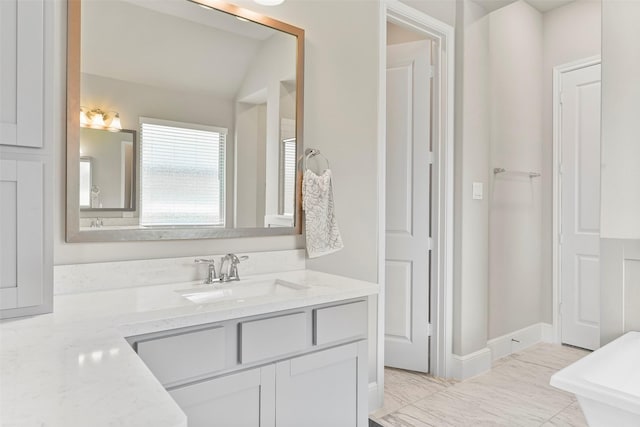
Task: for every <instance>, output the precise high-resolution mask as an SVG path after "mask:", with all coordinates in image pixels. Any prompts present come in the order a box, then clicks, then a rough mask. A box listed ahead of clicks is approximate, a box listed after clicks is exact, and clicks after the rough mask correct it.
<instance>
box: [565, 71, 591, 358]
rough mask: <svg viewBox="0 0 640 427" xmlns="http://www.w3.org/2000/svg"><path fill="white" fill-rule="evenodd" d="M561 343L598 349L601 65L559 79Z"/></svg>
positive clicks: (570, 73)
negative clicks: (560, 112)
mask: <svg viewBox="0 0 640 427" xmlns="http://www.w3.org/2000/svg"><path fill="white" fill-rule="evenodd" d="M561 91H562V92H561V100H562V101H561V111H562V114H561V123H560V126H561V129H560V135H561V136H560V150H561V154H560V156H561V165H562V166H561V173H560V193H561V196H560V197H561V225H560V232H561V237H560V244H561V252H560V254H561V255H560V256H561V263H560V269H561V273H560V275H561V293H562V295H561V304H562V305H561V322H562V342H563V343H566V344H571V345H575V346H578V347H582V348H587V349H591V350H594V349H596V348H598V347H599V346H600V64H597V65H592V66H589V67H585V68H580V69H578V70H574V71H570V72H567V73H563V74H562V79H561Z"/></svg>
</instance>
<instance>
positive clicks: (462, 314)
mask: <svg viewBox="0 0 640 427" xmlns="http://www.w3.org/2000/svg"><path fill="white" fill-rule="evenodd" d="M460 4H462V3H460ZM463 12H464V17H463V19H464V32H463V33H462V35H463V37H461V38H460V40H461V41H463V46H462V49H460V51H459V53H460V54H461V56H462V60H463V63H462V64H460V63H458V64H457V66H458V69H459V70H461V74H462V76H461V77H462V78H461V80H460V81H459V82H458V83H459V87H458V90H459V91H460V92H461V93H462V98H461V99H459V100H457V101H458V102H459V104H458V106H457V110H458V111H459V114H460V113H461V121H462V127H461V128H460V129H458V135H457V140H458V145H457V146H456V149H457V153H456V156H457V163H456V169H457V171H456V172H457V176H456V178H457V179H458V183H457V188H456V190H457V198H456V201H457V203H458V207H459V208H458V215H459V216H458V218H457V219H458V221H457V222H456V226H457V231H456V233H457V235H458V241H457V242H456V244H457V250H456V258H457V259H456V271H455V274H454V276H455V290H454V310H453V311H454V319H453V330H454V334H453V351H454V353H455V354H458V355H465V354H470V353H473V352H474V351H478V350H480V349H482V348H484V347H485V346H486V344H487V322H488V280H489V273H488V267H489V257H488V254H489V204H488V196H487V194H485V197H484V200H472V197H471V190H472V183H473V182H482V183H483V184H484V188H485V192H486V191H487V190H488V179H489V142H490V128H489V124H490V114H489V108H488V107H489V106H488V104H487V102H488V99H489V81H490V79H489V71H490V70H489V17H487V16H484V15H485V14H486V12H485V11H484V10H483V9H482V8H481V7H480V6H478V5H477V4H475V3H474V2H471V1H465V2H464V10H463Z"/></svg>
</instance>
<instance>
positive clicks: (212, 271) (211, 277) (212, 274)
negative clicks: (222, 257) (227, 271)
mask: <svg viewBox="0 0 640 427" xmlns="http://www.w3.org/2000/svg"><path fill="white" fill-rule="evenodd" d="M195 262H196V264H204V263H206V264H209V271H208V274H207V279H206V280H205V281H204V282H202V283H203V284H204V285H213V284H214V283H216V279H217V277H216V264H215V261H214V260H213V259H210V258H198V259H196V260H195ZM220 267H222V266H220Z"/></svg>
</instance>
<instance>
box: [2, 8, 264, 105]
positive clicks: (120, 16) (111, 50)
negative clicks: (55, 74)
mask: <svg viewBox="0 0 640 427" xmlns="http://www.w3.org/2000/svg"><path fill="white" fill-rule="evenodd" d="M0 1H1V0H0ZM219 27H222V28H224V30H221V29H219ZM247 28H248V29H249V32H244V31H243V30H246V29H247ZM275 33H276V31H275V30H272V29H270V28H267V27H264V26H262V25H259V24H256V23H248V22H242V21H239V20H238V19H236V18H235V17H233V16H231V15H227V14H226V13H223V12H218V11H214V10H208V9H204V8H202V7H200V6H199V5H197V4H195V3H191V2H189V1H186V0H165V1H157V0H129V1H120V0H110V1H101V0H96V1H85V2H83V7H82V51H81V71H82V72H83V73H88V74H94V75H98V76H103V77H109V78H113V79H117V80H123V81H127V82H134V83H141V84H146V85H151V86H159V87H165V88H169V89H177V90H193V91H207V92H210V93H214V94H216V95H217V96H219V97H223V98H227V99H231V98H233V97H234V96H235V94H236V92H237V91H238V88H239V87H240V85H241V84H242V81H243V78H244V75H245V72H246V70H247V68H248V67H249V66H250V64H251V62H252V61H253V59H254V58H255V56H256V54H257V52H258V51H259V49H260V47H261V45H262V43H263V40H265V39H266V38H268V37H270V36H271V35H273V34H275ZM241 34H243V35H241Z"/></svg>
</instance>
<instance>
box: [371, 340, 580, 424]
mask: <svg viewBox="0 0 640 427" xmlns="http://www.w3.org/2000/svg"><path fill="white" fill-rule="evenodd" d="M587 354H588V352H587V351H585V350H581V349H576V348H573V347H567V346H559V345H554V344H546V343H540V344H536V345H534V346H532V347H529V348H528V349H526V350H524V351H522V352H520V353H514V354H512V355H510V356H507V357H504V358H502V359H500V360H497V361H496V362H495V363H494V365H493V369H492V370H491V371H490V372H488V373H486V374H483V375H479V376H477V377H474V378H470V379H468V380H466V381H461V382H458V381H454V380H443V379H441V378H435V377H432V376H430V375H427V374H421V373H416V372H409V371H402V370H399V369H393V368H386V369H385V390H384V395H385V397H384V399H385V402H384V407H382V408H381V409H379V410H378V411H376V412H374V413H373V414H371V418H372V419H373V421H375V422H377V423H379V424H380V425H381V426H383V427H427V426H429V427H453V426H461V427H464V426H474V427H475V426H505V427H519V426H542V427H586V426H587V423H586V421H585V419H584V416H583V415H582V411H581V410H580V406H579V405H578V403H577V401H576V399H575V397H574V396H573V395H572V394H568V393H565V392H563V391H560V390H558V389H556V388H553V387H551V386H550V385H549V379H550V378H551V375H553V374H554V373H555V372H556V371H558V370H560V369H561V368H563V367H565V366H567V365H569V364H571V363H573V362H575V361H576V360H578V359H580V358H582V357H583V356H585V355H587Z"/></svg>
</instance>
